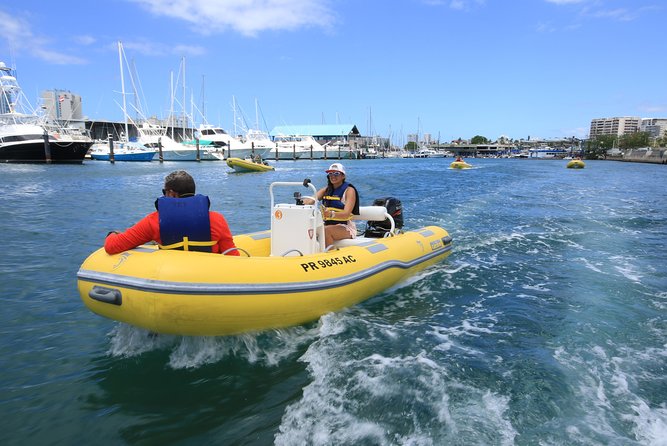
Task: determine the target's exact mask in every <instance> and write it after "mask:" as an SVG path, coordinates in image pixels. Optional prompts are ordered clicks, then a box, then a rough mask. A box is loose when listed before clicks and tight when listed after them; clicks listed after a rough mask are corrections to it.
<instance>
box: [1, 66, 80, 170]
mask: <svg viewBox="0 0 667 446" xmlns="http://www.w3.org/2000/svg"><path fill="white" fill-rule="evenodd" d="M28 109H29V106H28V104H27V99H25V97H24V95H23V91H22V90H21V87H20V86H19V84H18V82H17V81H16V73H15V71H14V70H13V69H11V68H8V67H7V66H6V65H5V64H4V63H3V62H0V162H6V163H76V164H79V163H81V162H83V158H84V157H85V156H86V153H87V152H88V149H90V147H91V146H92V145H93V140H92V139H91V138H90V137H89V136H88V135H87V134H86V133H85V131H83V130H81V129H79V128H71V127H63V126H61V125H59V124H58V123H56V122H52V121H48V120H47V119H46V116H43V115H38V114H37V113H35V112H34V111H32V110H28Z"/></svg>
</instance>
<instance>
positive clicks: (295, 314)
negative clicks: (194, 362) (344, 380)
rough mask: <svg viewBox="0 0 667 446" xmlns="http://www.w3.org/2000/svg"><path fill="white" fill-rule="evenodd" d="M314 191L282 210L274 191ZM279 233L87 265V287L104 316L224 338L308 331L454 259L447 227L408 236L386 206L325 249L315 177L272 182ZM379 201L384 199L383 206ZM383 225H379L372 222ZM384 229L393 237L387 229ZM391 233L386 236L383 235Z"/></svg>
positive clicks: (369, 209)
mask: <svg viewBox="0 0 667 446" xmlns="http://www.w3.org/2000/svg"><path fill="white" fill-rule="evenodd" d="M300 186H301V187H302V186H306V187H309V188H310V190H311V191H312V196H310V197H303V198H310V199H313V200H314V201H315V204H311V205H306V204H301V203H303V201H302V200H301V196H300V193H299V192H296V193H294V195H293V196H294V197H295V198H296V197H297V196H298V197H299V199H297V202H296V204H287V203H275V201H274V189H275V188H277V187H289V188H290V189H294V188H298V187H300ZM269 193H270V195H271V208H270V211H271V229H270V230H267V231H262V232H255V233H250V234H245V235H238V236H236V237H234V243H235V245H236V248H232V249H237V250H238V251H239V252H240V255H239V256H227V255H220V254H210V253H204V252H198V251H182V250H173V249H158V248H157V246H154V245H152V246H151V245H143V246H140V247H138V248H135V249H131V250H129V251H126V252H123V253H120V254H116V255H108V254H107V253H106V252H105V251H104V248H101V249H98V250H97V251H95V252H93V253H92V254H91V255H90V256H89V257H88V258H87V259H86V260H85V261H84V262H83V264H82V265H81V267H80V269H79V271H78V273H77V279H78V289H79V293H80V296H81V299H82V300H83V302H84V304H85V305H86V306H87V307H88V308H89V309H90V310H91V311H93V312H94V313H97V314H99V315H101V316H104V317H107V318H110V319H113V320H117V321H120V322H124V323H127V324H131V325H134V326H137V327H142V328H144V329H147V330H150V331H151V332H155V333H165V334H176V335H193V336H217V335H228V334H235V333H243V332H249V331H259V330H266V329H272V328H279V327H287V326H292V325H299V324H303V323H306V322H310V321H313V320H316V319H317V318H319V317H320V316H322V315H323V314H326V313H329V312H332V311H338V310H341V309H343V308H345V307H348V306H350V305H354V304H356V303H359V302H361V301H364V300H366V299H368V298H370V297H371V296H374V295H376V294H378V293H381V292H382V291H384V290H386V289H388V288H390V287H391V286H394V285H395V284H397V283H398V282H400V281H403V280H404V279H406V278H407V277H409V276H411V275H414V274H415V273H416V272H418V271H420V270H423V269H424V268H426V267H428V266H430V265H433V264H435V263H437V262H439V261H441V260H443V259H444V258H445V257H447V256H448V255H449V254H450V252H451V247H452V238H451V237H450V236H449V234H448V233H447V231H445V230H444V229H442V228H440V227H437V226H426V227H422V228H418V229H414V230H409V231H405V232H403V231H401V230H400V228H397V227H396V222H399V226H402V222H403V220H402V215H401V218H400V219H399V217H398V215H397V216H396V219H394V218H393V217H392V215H391V214H390V213H389V212H388V211H387V208H386V207H385V206H361V207H360V215H359V216H355V217H357V218H356V219H359V220H366V221H367V222H368V223H367V225H368V228H367V230H366V231H365V232H364V234H369V236H366V235H364V236H361V237H357V238H354V239H347V240H339V241H336V242H334V244H333V245H331V246H326V247H325V246H324V240H325V239H324V224H323V219H322V208H321V204H320V203H319V202H318V201H317V200H316V199H315V198H314V197H316V195H317V189H316V188H315V187H314V186H313V185H312V184H311V183H310V182H309V180H305V181H304V182H303V183H297V182H277V183H272V184H271V186H270V188H269ZM376 202H377V200H376ZM373 222H376V224H377V226H373V227H372V229H373V231H370V229H371V225H372V224H373ZM378 228H379V229H382V230H383V231H379V232H378V231H377V230H378ZM382 233H383V234H384V236H381V235H378V234H382Z"/></svg>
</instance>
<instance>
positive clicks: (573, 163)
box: [566, 160, 586, 169]
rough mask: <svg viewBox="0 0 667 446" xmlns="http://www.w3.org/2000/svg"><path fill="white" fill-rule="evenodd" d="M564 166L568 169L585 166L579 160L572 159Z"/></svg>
mask: <svg viewBox="0 0 667 446" xmlns="http://www.w3.org/2000/svg"><path fill="white" fill-rule="evenodd" d="M566 167H567V168H568V169H583V168H584V167H586V164H584V162H583V161H581V160H572V161H569V162H568V163H567V165H566Z"/></svg>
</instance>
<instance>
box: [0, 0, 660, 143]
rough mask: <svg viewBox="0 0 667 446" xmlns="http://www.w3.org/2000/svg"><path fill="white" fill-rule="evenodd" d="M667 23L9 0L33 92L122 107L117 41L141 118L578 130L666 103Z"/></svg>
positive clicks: (427, 7)
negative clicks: (187, 116)
mask: <svg viewBox="0 0 667 446" xmlns="http://www.w3.org/2000/svg"><path fill="white" fill-rule="evenodd" d="M666 19H667V2H665V1H664V0H107V1H104V2H90V1H88V0H86V1H83V0H82V1H79V0H69V1H68V0H62V1H47V0H21V1H18V0H8V1H5V2H3V3H2V4H0V23H3V29H2V33H0V61H3V62H5V64H6V65H8V66H11V67H14V68H16V70H17V78H18V81H19V83H20V85H21V87H22V88H23V90H24V93H25V94H26V96H27V97H28V99H29V100H30V101H31V102H33V104H35V103H36V102H37V99H38V97H39V94H40V92H41V91H43V90H50V89H62V90H68V91H71V92H72V93H75V94H78V95H80V96H81V97H82V99H83V113H84V115H85V116H86V117H87V118H89V119H91V120H116V121H122V120H123V111H122V106H121V104H122V94H121V77H120V63H119V55H118V42H119V41H120V42H122V46H123V49H124V54H125V60H127V65H128V66H129V67H131V68H132V72H133V76H131V77H129V72H128V71H125V74H124V77H125V84H126V86H125V89H126V93H128V94H127V95H126V98H127V99H126V100H127V102H128V103H130V104H133V103H136V102H137V101H138V102H139V103H141V104H143V105H141V109H142V110H143V113H144V114H145V115H146V116H157V117H159V118H166V117H167V116H168V115H169V113H170V110H171V109H172V108H173V109H174V111H175V112H176V113H177V114H180V113H182V112H183V108H185V110H186V112H187V113H188V114H190V113H191V112H192V111H194V113H192V114H194V115H195V121H196V124H198V123H199V122H200V121H201V120H202V116H204V118H205V119H206V121H207V122H209V123H211V124H216V125H221V126H222V127H224V128H226V129H228V130H230V131H233V130H234V129H235V128H236V129H237V130H238V129H240V123H241V122H242V121H243V120H244V119H245V122H247V124H248V126H250V127H255V125H256V124H259V126H260V127H261V128H263V129H265V130H269V131H270V130H271V129H272V128H273V127H274V126H278V125H304V124H354V125H356V126H357V128H358V129H359V131H360V132H361V133H362V134H363V135H380V136H383V137H390V138H392V140H393V141H394V142H396V143H399V144H400V143H401V142H405V141H407V135H408V134H415V133H419V134H420V135H424V134H426V133H430V134H431V137H432V139H435V140H440V141H442V142H445V141H451V140H454V139H458V138H463V139H470V138H472V137H473V136H475V135H481V136H485V137H487V138H489V139H491V140H496V139H497V138H499V137H500V136H506V137H508V138H514V139H521V138H523V139H527V138H531V139H539V138H545V139H554V138H563V137H571V136H575V137H578V138H584V137H586V136H587V135H588V131H589V127H590V122H591V120H592V119H595V118H604V117H617V116H639V117H643V118H647V117H662V118H664V117H667V83H666V82H665V81H666V79H667V66H666V65H667V57H665V42H667V38H666V37H665V33H664V27H665V23H666V22H667V20H666ZM183 66H184V67H185V68H183ZM128 77H129V79H128ZM132 79H134V81H135V85H136V87H135V88H133V87H131V85H130V81H131V80H132ZM135 90H136V91H138V93H137V95H136V96H135V95H134V94H133V93H132V92H133V91H135ZM172 90H174V91H175V94H172V93H171V91H172ZM172 97H174V98H175V100H174V101H175V105H174V106H173V107H172V106H171V103H172ZM183 103H185V107H183V105H182V104H183ZM234 104H235V105H236V107H235V106H234ZM128 108H130V110H131V111H132V108H131V106H128ZM235 109H236V113H235V112H234V110H235ZM133 114H134V115H136V112H133ZM235 117H236V119H235ZM235 124H236V126H235Z"/></svg>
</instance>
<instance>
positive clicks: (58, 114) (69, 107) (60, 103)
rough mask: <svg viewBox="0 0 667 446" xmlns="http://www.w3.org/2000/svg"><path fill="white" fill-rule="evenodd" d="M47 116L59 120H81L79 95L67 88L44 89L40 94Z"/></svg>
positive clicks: (81, 112)
mask: <svg viewBox="0 0 667 446" xmlns="http://www.w3.org/2000/svg"><path fill="white" fill-rule="evenodd" d="M41 98H42V106H43V107H44V108H45V109H46V113H47V115H48V117H49V118H50V119H52V120H56V121H60V122H63V121H64V122H82V121H83V111H82V104H81V96H79V95H77V94H74V93H72V92H70V91H67V90H58V89H56V90H46V91H43V92H42V94H41Z"/></svg>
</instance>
